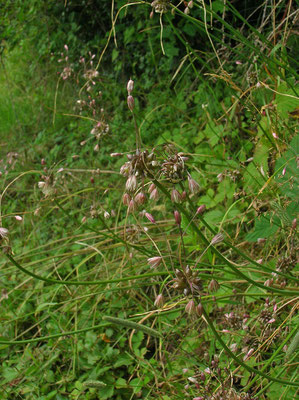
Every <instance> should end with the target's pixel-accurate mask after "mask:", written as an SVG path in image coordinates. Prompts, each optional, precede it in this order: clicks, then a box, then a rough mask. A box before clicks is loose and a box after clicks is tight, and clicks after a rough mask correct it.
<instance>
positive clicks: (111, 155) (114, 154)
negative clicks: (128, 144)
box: [110, 153, 123, 157]
mask: <svg viewBox="0 0 299 400" xmlns="http://www.w3.org/2000/svg"><path fill="white" fill-rule="evenodd" d="M122 155H123V153H111V154H110V157H119V156H122Z"/></svg>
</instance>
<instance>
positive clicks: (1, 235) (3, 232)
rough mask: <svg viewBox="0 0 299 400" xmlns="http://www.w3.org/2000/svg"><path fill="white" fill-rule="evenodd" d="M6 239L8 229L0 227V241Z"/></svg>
mask: <svg viewBox="0 0 299 400" xmlns="http://www.w3.org/2000/svg"><path fill="white" fill-rule="evenodd" d="M7 238H8V229H6V228H2V227H0V240H1V239H7Z"/></svg>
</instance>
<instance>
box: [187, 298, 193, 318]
mask: <svg viewBox="0 0 299 400" xmlns="http://www.w3.org/2000/svg"><path fill="white" fill-rule="evenodd" d="M185 311H186V313H187V314H189V315H191V314H193V313H194V312H195V303H194V300H190V301H189V302H188V303H187V305H186V307H185Z"/></svg>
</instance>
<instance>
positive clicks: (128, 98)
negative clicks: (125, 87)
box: [127, 95, 135, 112]
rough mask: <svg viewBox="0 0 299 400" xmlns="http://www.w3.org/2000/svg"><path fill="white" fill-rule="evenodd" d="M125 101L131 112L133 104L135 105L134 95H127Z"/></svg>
mask: <svg viewBox="0 0 299 400" xmlns="http://www.w3.org/2000/svg"><path fill="white" fill-rule="evenodd" d="M127 103H128V107H129V110H130V111H131V112H133V110H134V106H135V101H134V97H133V96H131V95H129V96H128V97H127Z"/></svg>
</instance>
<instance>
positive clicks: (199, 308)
mask: <svg viewBox="0 0 299 400" xmlns="http://www.w3.org/2000/svg"><path fill="white" fill-rule="evenodd" d="M196 313H197V315H198V316H199V317H201V316H202V314H203V306H202V304H201V303H199V304H198V306H197V307H196Z"/></svg>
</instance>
